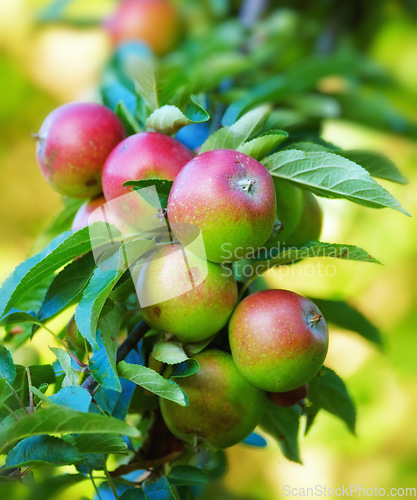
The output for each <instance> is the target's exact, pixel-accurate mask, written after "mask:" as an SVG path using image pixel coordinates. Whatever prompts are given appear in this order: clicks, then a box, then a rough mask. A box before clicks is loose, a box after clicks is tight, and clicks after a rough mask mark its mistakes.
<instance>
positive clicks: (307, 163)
mask: <svg viewBox="0 0 417 500" xmlns="http://www.w3.org/2000/svg"><path fill="white" fill-rule="evenodd" d="M263 163H264V165H265V166H266V168H267V169H268V170H269V171H270V173H271V175H272V176H274V177H279V178H283V179H286V180H289V181H291V182H293V183H294V184H296V185H298V186H299V187H301V188H305V189H308V190H310V191H312V192H313V193H316V194H317V195H319V196H324V197H328V198H346V199H347V200H350V201H353V202H355V203H359V204H360V205H364V206H367V207H372V208H383V207H390V208H393V209H394V210H398V211H399V212H402V213H404V214H406V215H409V213H408V212H407V211H406V210H404V208H402V206H401V205H400V203H399V202H398V201H397V200H396V199H395V198H394V197H393V196H392V195H391V194H390V193H389V192H388V191H387V190H386V189H385V188H383V187H382V186H380V185H379V184H378V183H377V182H376V181H375V180H374V179H373V178H372V177H371V176H370V175H369V173H368V172H367V171H366V170H365V169H363V168H362V167H360V166H359V165H357V164H356V163H353V162H351V161H350V160H347V159H346V158H343V157H341V156H339V155H337V154H333V153H325V152H323V153H320V152H312V153H307V152H304V151H300V150H285V151H280V152H278V153H275V154H273V155H271V156H268V157H267V158H265V160H264V162H263Z"/></svg>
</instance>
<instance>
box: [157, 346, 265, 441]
mask: <svg viewBox="0 0 417 500" xmlns="http://www.w3.org/2000/svg"><path fill="white" fill-rule="evenodd" d="M195 359H196V360H197V361H198V362H199V364H200V369H199V371H198V372H197V373H195V374H194V375H191V376H189V377H184V378H176V379H175V381H176V382H177V384H178V385H179V386H180V387H181V388H182V389H183V390H184V392H185V393H186V395H187V397H188V403H189V404H188V406H186V407H182V406H179V405H178V404H176V403H174V402H172V401H168V400H167V399H162V398H160V407H161V412H162V416H163V418H164V420H165V423H166V424H167V427H168V429H169V430H170V431H171V432H172V433H173V434H174V435H175V436H177V437H178V438H180V439H182V440H183V441H186V442H189V443H195V442H197V443H198V444H201V445H203V446H209V447H212V448H217V449H222V448H228V447H229V446H233V445H234V444H237V443H239V442H240V441H242V440H244V439H245V438H246V437H247V436H248V435H249V434H250V433H251V432H252V431H253V429H254V428H255V427H256V426H257V425H258V424H259V422H260V420H261V418H262V416H263V413H264V409H265V401H266V399H265V393H264V391H261V390H260V389H258V388H256V387H254V386H253V385H252V384H250V383H249V382H248V381H247V380H246V379H245V378H244V377H242V375H241V374H240V373H239V372H238V370H237V369H236V366H235V364H234V362H233V359H232V357H231V356H230V354H228V353H226V352H223V351H217V350H208V351H203V352H201V353H199V354H197V355H196V356H195Z"/></svg>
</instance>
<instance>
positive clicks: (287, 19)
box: [0, 0, 417, 500]
mask: <svg viewBox="0 0 417 500" xmlns="http://www.w3.org/2000/svg"><path fill="white" fill-rule="evenodd" d="M190 3H193V2H188V1H186V0H183V1H182V2H179V5H180V7H181V8H182V9H183V11H184V13H185V14H184V15H185V16H186V13H187V12H188V11H189V10H190V9H191V7H190ZM255 3H256V2H255ZM259 3H260V4H262V7H263V9H264V11H263V12H258V13H252V18H251V17H250V16H249V18H248V17H247V12H246V11H245V10H244V9H243V8H242V6H240V2H232V1H225V2H217V1H214V0H212V1H210V2H201V5H197V6H196V5H194V7H193V8H194V9H195V10H196V12H197V15H196V18H197V19H198V18H199V19H200V22H201V26H200V29H193V27H192V26H191V27H190V26H189V27H188V33H187V34H186V35H185V37H184V39H183V40H182V42H181V43H180V44H179V45H178V46H177V48H176V49H175V50H174V51H172V52H170V53H168V54H167V55H165V56H164V57H162V58H157V57H156V56H155V55H153V54H152V52H151V51H150V50H149V49H147V48H146V47H144V46H143V45H142V44H140V43H133V42H132V43H129V44H124V45H122V46H120V47H118V48H116V50H115V51H114V53H113V56H112V58H111V60H110V61H109V63H108V65H107V67H106V68H105V70H104V71H103V74H102V78H101V81H100V84H99V89H98V91H99V94H100V96H101V101H102V103H103V104H105V105H106V106H108V107H109V108H110V109H112V110H113V111H115V113H116V114H117V115H118V116H119V118H120V119H121V120H122V122H123V124H124V126H125V128H126V131H127V133H128V135H132V134H134V133H137V132H140V131H158V132H161V133H164V134H167V135H171V136H173V137H176V138H178V140H180V141H182V142H183V143H185V144H186V145H188V146H189V147H191V148H194V149H195V148H199V147H201V150H200V151H201V152H205V151H210V150H213V149H220V148H225V149H235V150H237V151H240V152H243V153H245V154H248V155H250V156H252V157H254V158H255V159H257V160H259V161H260V162H261V163H263V165H264V166H265V167H266V168H267V169H268V170H269V172H270V173H271V175H272V176H273V177H276V178H279V179H284V180H285V181H288V182H290V183H292V184H293V185H295V186H297V187H301V188H303V189H305V190H308V191H310V192H311V193H313V194H315V195H317V196H318V197H323V198H331V199H334V198H339V199H346V200H349V201H350V202H352V203H356V204H359V205H362V207H363V210H365V209H381V208H385V209H387V208H388V209H393V210H397V211H399V212H401V213H403V214H405V215H409V214H408V213H407V211H406V209H405V208H403V207H402V206H401V204H400V202H399V201H398V200H397V199H396V198H394V196H393V195H392V194H390V192H389V191H388V190H387V189H386V188H385V187H383V186H382V185H381V184H380V182H379V180H380V179H382V180H384V181H391V182H395V183H405V182H406V179H405V178H404V177H403V176H402V174H401V173H400V172H399V171H398V169H397V168H396V167H395V166H394V165H393V163H392V162H391V161H390V160H389V159H388V158H386V157H385V156H383V155H381V154H379V153H376V152H372V151H361V150H344V149H342V148H340V147H338V146H337V145H336V144H330V143H328V142H325V141H324V140H323V139H322V138H321V129H322V124H323V121H324V120H326V119H328V118H332V119H341V120H348V121H353V122H357V123H360V124H363V125H367V126H370V127H374V128H377V129H381V130H384V131H387V132H390V133H392V134H404V135H407V136H409V137H416V136H417V124H416V123H413V122H410V121H409V120H408V119H407V118H406V117H405V116H403V115H402V114H401V112H400V111H398V110H397V109H396V108H395V107H394V106H393V105H392V104H390V102H389V100H388V99H387V97H386V92H385V90H386V89H387V88H395V86H396V83H395V82H393V81H392V78H391V77H390V75H389V74H386V73H385V71H384V70H383V69H382V68H380V67H379V66H378V65H377V64H375V63H374V62H373V61H372V60H370V59H369V58H368V57H367V55H366V46H367V43H368V42H369V37H370V36H371V35H372V28H371V24H370V19H371V17H372V16H374V10H375V9H378V8H380V7H378V4H382V3H383V2H369V5H367V6H363V9H362V17H361V18H360V26H359V27H358V28H357V29H356V30H355V29H354V27H353V24H352V21H351V16H350V15H349V13H348V14H344V11H343V9H342V8H340V9H336V10H338V11H340V13H339V14H335V4H336V2H333V3H334V5H333V3H332V2H330V3H329V6H324V5H323V6H322V8H321V9H318V8H316V10H314V9H315V7H313V4H315V3H316V2H312V3H310V6H309V3H305V2H301V1H298V2H294V3H292V6H291V8H286V7H280V6H279V5H278V4H277V5H275V3H274V2H270V6H268V5H267V2H265V3H264V2H259ZM341 3H343V5H345V7H346V6H347V7H349V8H350V7H351V8H354V7H353V6H352V4H351V3H350V2H348V1H345V2H341ZM68 4H69V2H60V1H57V2H55V3H53V4H52V5H51V6H50V7H49V8H48V9H46V10H45V11H44V12H43V13H42V15H41V16H40V22H43V23H46V22H51V21H55V20H57V19H59V20H60V21H61V22H66V23H68V24H74V25H82V24H83V19H81V18H77V17H74V16H72V17H71V16H70V15H69V14H68V13H67V11H66V9H67V7H68ZM237 4H239V5H237ZM243 4H244V5H245V6H246V8H247V6H248V5H249V4H250V2H243ZM404 4H405V7H404V8H407V5H408V4H407V3H406V2H404ZM409 8H410V9H412V8H413V7H412V5H410V7H409ZM255 10H256V9H255ZM245 12H246V14H245ZM311 16H313V19H315V23H312V24H311V25H310V29H308V30H307V29H303V24H304V23H305V21H306V19H310V18H311ZM335 16H336V17H335ZM337 16H339V17H337ZM256 17H258V18H256ZM201 19H205V21H204V22H202V21H201ZM97 22H98V20H97V19H91V20H90V21H89V22H88V23H87V24H89V23H92V24H95V23H97ZM335 23H336V24H337V23H341V24H343V30H342V29H340V31H341V32H342V31H343V37H345V38H347V39H348V42H349V43H347V42H346V39H345V38H343V37H342V36H341V35H338V33H337V32H335V29H334V24H335ZM155 29H158V28H157V27H155ZM131 181H132V182H130V183H129V184H130V185H132V186H134V187H136V188H140V187H144V186H146V185H149V184H152V185H156V187H157V189H158V192H159V197H160V200H161V204H162V206H163V207H166V203H167V198H168V194H169V191H170V188H171V185H172V183H170V182H162V181H155V180H151V181H136V180H135V179H132V180H131ZM384 185H386V183H384ZM81 203H82V200H74V199H70V198H65V199H63V208H62V211H61V212H60V213H59V214H58V215H57V216H56V217H55V219H54V220H53V222H52V223H51V224H50V226H49V227H47V228H46V229H45V231H44V232H43V233H42V234H41V235H40V236H39V238H38V240H37V241H36V243H35V248H37V252H35V253H33V254H32V255H31V256H29V258H28V259H27V260H26V261H25V262H23V263H21V264H20V265H19V266H18V267H17V268H16V269H15V270H14V271H13V272H12V274H11V275H10V276H9V277H8V278H7V279H6V280H5V282H4V283H3V286H2V288H1V291H0V325H1V327H2V332H3V333H2V345H1V346H0V455H1V462H2V468H1V469H0V481H1V483H2V484H1V485H0V487H1V488H3V487H4V488H5V491H6V489H7V491H14V490H12V488H13V487H14V486H15V485H16V484H18V485H19V487H20V486H21V487H22V488H23V489H24V491H25V493H24V498H34V499H35V498H43V499H46V498H53V497H54V496H55V495H56V494H58V493H59V492H60V491H62V490H65V489H66V488H69V487H71V486H73V485H75V484H77V483H80V482H83V481H90V482H92V483H93V484H94V488H95V490H96V497H97V498H102V499H105V498H106V499H107V498H120V499H123V500H130V499H159V498H160V499H174V498H181V499H192V498H198V497H199V495H200V493H201V492H202V491H204V488H205V485H206V484H207V482H209V481H211V480H212V479H215V478H218V477H221V476H222V474H223V473H224V471H225V467H226V462H225V454H224V452H223V451H221V450H217V451H214V450H208V449H205V448H200V447H190V446H186V445H185V444H184V443H182V442H181V441H180V440H178V439H177V438H175V437H174V436H173V435H172V434H170V432H169V431H168V429H167V428H166V426H164V424H163V421H162V420H161V415H160V412H159V411H158V398H164V399H167V400H169V401H171V402H174V403H175V404H177V405H180V406H183V407H186V406H187V404H188V399H187V394H186V392H185V391H184V390H182V388H181V387H180V385H179V384H178V383H177V382H176V380H178V377H188V376H191V375H192V374H194V373H196V371H198V369H199V366H198V363H197V362H196V361H195V360H194V359H193V355H195V354H197V353H198V352H199V351H200V350H202V349H204V348H205V347H206V344H207V342H206V343H202V344H201V343H200V344H189V345H183V344H181V343H180V342H176V341H174V340H172V339H169V338H168V337H166V336H164V335H163V334H161V333H160V332H157V331H155V330H152V329H150V328H149V327H148V326H147V325H146V323H145V322H144V321H143V319H142V316H141V313H140V308H139V306H138V302H137V297H136V293H135V289H134V286H133V282H132V278H131V276H130V273H129V271H128V270H127V268H126V267H123V266H121V265H108V266H106V265H104V266H103V265H99V266H97V264H96V262H95V259H94V258H93V252H92V251H93V249H94V246H95V245H100V241H92V240H91V238H90V233H89V229H88V228H84V229H81V230H79V231H76V232H73V231H71V230H70V227H71V222H72V219H73V217H74V215H75V213H76V211H77V210H78V208H79V206H80V204H81ZM381 217H382V214H381ZM96 224H101V223H100V222H98V223H96ZM155 244H156V242H155V240H154V239H152V238H150V239H147V240H143V241H142V242H141V247H140V248H141V253H142V254H143V255H145V254H146V253H147V252H149V251H150V250H152V249H153V248H154V247H155ZM127 245H128V243H123V242H122V243H120V245H119V246H117V247H115V248H114V249H113V251H112V252H109V254H108V255H107V256H106V257H107V260H106V262H107V263H110V264H111V263H112V262H113V264H114V263H115V262H122V261H123V255H124V252H125V251H126V246H127ZM317 257H329V258H337V259H350V260H355V261H358V262H366V263H369V265H378V264H379V262H378V260H377V259H376V258H375V257H373V256H371V255H370V254H369V253H368V251H366V250H364V249H362V248H359V247H357V246H355V245H354V242H348V243H347V244H340V243H333V242H322V241H311V242H307V243H306V244H305V245H302V246H300V247H291V248H285V247H283V248H282V249H280V251H279V252H275V253H274V254H273V255H269V254H268V253H265V254H264V255H262V256H261V257H259V256H254V257H253V258H248V259H245V260H244V261H238V262H236V263H234V265H233V272H234V274H235V278H236V280H237V281H238V283H239V288H240V294H241V295H240V296H241V297H243V296H245V295H246V294H248V293H251V292H253V291H255V290H259V289H262V288H263V287H264V286H265V285H264V282H263V281H262V280H261V279H256V280H255V279H253V277H255V276H260V275H261V274H262V273H263V272H265V271H266V270H268V269H271V268H273V267H277V266H289V265H292V264H293V263H294V262H296V261H299V260H301V259H306V258H317ZM378 258H379V259H381V260H382V261H383V259H384V255H383V251H382V252H381V251H380V252H379V255H378ZM243 264H244V266H245V268H246V269H248V267H249V268H251V269H252V270H253V272H252V273H250V275H251V278H248V277H247V274H246V273H243V272H242V267H243ZM313 300H314V301H315V302H316V303H317V305H318V306H319V307H320V309H321V311H322V312H323V314H324V316H325V317H326V319H327V321H328V323H329V324H330V326H331V325H332V324H333V325H336V326H338V327H341V328H343V329H346V330H350V331H352V332H355V333H356V334H358V335H361V336H362V337H364V338H365V339H367V340H368V341H369V342H371V343H373V344H374V345H375V346H377V347H381V346H382V337H381V334H380V332H379V331H378V329H377V328H376V327H375V326H374V325H372V324H371V323H370V322H369V321H368V320H367V319H366V318H365V317H364V316H363V315H362V314H361V313H360V312H359V311H358V310H356V309H355V308H354V307H353V306H352V305H351V304H350V303H349V302H347V301H343V300H340V299H339V298H338V299H337V300H336V299H335V298H333V297H327V298H317V299H316V298H313ZM69 310H72V311H74V319H73V320H72V321H71V322H70V324H68V325H67V326H65V327H63V328H61V329H57V330H54V329H53V327H52V326H51V321H52V320H57V319H58V320H59V318H60V317H61V316H62V315H65V313H66V312H68V311H69ZM54 324H59V321H55V322H54ZM40 330H42V331H43V332H46V333H45V334H49V335H50V339H51V343H53V344H54V345H55V347H50V350H51V352H52V354H53V357H54V358H55V361H54V362H53V363H52V364H44V365H31V366H22V365H20V364H17V363H15V362H14V360H13V357H14V353H15V352H17V351H18V349H20V348H21V347H22V346H24V345H26V344H29V343H30V342H31V340H32V339H33V338H34V337H35V336H36V335H38V334H39V331H40ZM224 342H226V341H225V336H224V335H219V336H217V337H216V338H215V339H214V340H213V341H212V342H211V344H210V346H211V347H215V348H225V345H224ZM226 349H227V346H226ZM167 367H169V370H166V368H167ZM167 374H169V375H167ZM320 411H327V412H330V413H332V414H334V415H335V416H336V417H338V418H340V419H342V420H343V421H344V423H345V424H346V426H347V428H348V429H349V431H350V432H352V433H354V432H355V420H356V411H355V405H354V403H353V401H352V399H351V398H350V396H349V392H348V390H347V388H346V386H345V384H344V382H343V381H342V379H341V378H340V377H338V375H337V374H336V373H335V372H334V371H332V370H331V369H329V368H327V367H323V368H322V369H321V370H320V371H319V373H318V374H317V375H316V376H315V377H314V378H313V379H312V380H311V381H310V383H309V392H308V396H307V398H306V399H305V400H304V401H302V402H300V403H298V404H295V405H293V406H292V407H289V408H284V407H279V406H276V405H274V404H272V403H270V402H269V403H268V404H267V408H266V411H265V414H264V417H263V419H262V421H261V423H260V426H259V432H260V434H258V433H256V434H252V435H250V436H249V437H248V438H247V439H246V440H245V441H244V443H246V445H248V446H265V444H266V441H265V439H264V437H262V436H271V437H272V438H273V439H275V440H276V441H277V442H278V443H279V446H280V447H281V450H282V453H283V455H284V456H285V457H286V458H287V459H288V460H292V461H295V462H300V463H301V453H300V450H299V445H298V440H299V434H300V428H301V427H304V428H305V432H308V431H309V429H310V427H311V425H312V424H313V423H314V422H315V421H316V417H317V415H318V414H319V413H320ZM318 420H319V418H318ZM303 421H305V424H302V422H303ZM63 466H71V468H70V469H69V468H68V467H67V468H65V469H63V468H62V467H63ZM45 470H46V471H47V472H46V473H44V472H43V471H45ZM22 483H23V484H22ZM26 487H27V488H26ZM22 491H23V490H22Z"/></svg>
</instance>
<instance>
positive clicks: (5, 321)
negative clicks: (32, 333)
mask: <svg viewBox="0 0 417 500" xmlns="http://www.w3.org/2000/svg"><path fill="white" fill-rule="evenodd" d="M16 323H19V324H21V325H22V324H24V323H31V324H40V322H39V320H38V317H37V316H36V315H35V314H34V313H33V311H32V313H29V312H24V311H20V310H19V309H15V308H14V307H13V308H12V309H11V310H10V311H8V312H7V313H6V314H5V315H4V316H2V317H1V318H0V326H4V327H5V328H7V327H9V326H11V325H15V324H16Z"/></svg>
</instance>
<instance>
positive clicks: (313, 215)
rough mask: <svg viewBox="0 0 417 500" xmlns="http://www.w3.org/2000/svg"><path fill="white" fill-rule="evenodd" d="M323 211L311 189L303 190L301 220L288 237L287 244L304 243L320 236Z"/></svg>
mask: <svg viewBox="0 0 417 500" xmlns="http://www.w3.org/2000/svg"><path fill="white" fill-rule="evenodd" d="M322 223H323V213H322V211H321V208H320V205H319V203H318V201H317V199H316V197H315V196H314V195H313V194H311V193H310V192H309V191H303V201H302V211H301V216H300V220H299V222H298V224H297V226H296V228H295V229H294V231H293V232H292V233H291V234H290V235H289V236H288V237H287V241H286V244H287V245H294V246H297V245H302V244H303V243H308V242H309V241H317V240H318V239H319V238H320V233H321V227H322Z"/></svg>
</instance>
